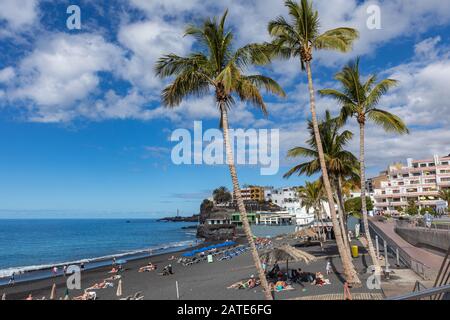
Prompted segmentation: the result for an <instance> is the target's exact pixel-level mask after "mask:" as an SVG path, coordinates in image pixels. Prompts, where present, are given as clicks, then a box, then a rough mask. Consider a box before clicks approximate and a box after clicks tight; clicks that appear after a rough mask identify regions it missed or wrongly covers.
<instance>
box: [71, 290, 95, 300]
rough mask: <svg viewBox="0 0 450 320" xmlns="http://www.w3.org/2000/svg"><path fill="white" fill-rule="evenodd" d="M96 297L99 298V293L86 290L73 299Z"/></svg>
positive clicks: (93, 298)
mask: <svg viewBox="0 0 450 320" xmlns="http://www.w3.org/2000/svg"><path fill="white" fill-rule="evenodd" d="M86 290H87V289H86ZM95 299H97V294H96V293H95V292H88V291H85V292H84V293H83V294H82V295H81V296H78V297H73V298H72V300H95Z"/></svg>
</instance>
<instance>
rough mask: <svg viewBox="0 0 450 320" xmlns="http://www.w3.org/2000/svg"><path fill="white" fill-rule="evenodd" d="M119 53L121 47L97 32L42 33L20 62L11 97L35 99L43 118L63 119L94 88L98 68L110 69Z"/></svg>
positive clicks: (101, 69) (98, 79)
mask: <svg viewBox="0 0 450 320" xmlns="http://www.w3.org/2000/svg"><path fill="white" fill-rule="evenodd" d="M121 57H122V51H121V49H120V48H118V47H117V46H115V45H113V44H110V43H107V42H106V41H105V40H104V39H103V38H102V37H101V36H98V35H91V34H80V35H69V34H63V33H60V34H54V35H51V36H49V37H44V38H42V39H41V40H40V41H39V43H38V44H37V46H36V48H35V49H34V50H33V52H32V53H31V54H29V55H28V56H27V57H25V58H24V59H23V60H22V61H21V62H20V63H19V66H18V68H17V69H18V70H17V73H18V75H17V77H16V78H17V79H16V80H17V86H16V87H15V88H14V89H11V90H12V92H11V97H12V99H20V100H24V99H25V100H30V101H32V102H34V104H35V106H36V108H37V113H38V117H37V118H42V120H43V121H47V120H51V121H58V120H61V121H66V120H67V119H68V118H67V116H66V115H64V113H65V111H66V110H67V109H70V108H71V107H72V105H73V104H74V103H75V102H79V101H81V100H83V99H84V98H86V97H88V96H89V94H91V93H93V92H94V91H95V90H96V89H97V87H98V85H99V83H100V77H99V75H98V72H101V71H110V72H112V71H113V70H114V69H115V68H116V67H118V66H119V65H120V64H121V61H122V60H121ZM47 116H48V119H47V118H46V117H47ZM37 118H36V117H35V119H37ZM69 118H71V116H69Z"/></svg>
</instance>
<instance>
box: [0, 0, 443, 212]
mask: <svg viewBox="0 0 450 320" xmlns="http://www.w3.org/2000/svg"><path fill="white" fill-rule="evenodd" d="M404 2H406V1H370V2H365V1H356V0H346V1H343V0H332V1H316V3H315V5H316V7H317V9H318V10H319V11H320V14H321V22H322V26H323V29H324V30H325V28H332V27H337V26H352V27H356V28H358V29H359V31H360V34H361V37H360V39H359V40H358V41H357V42H356V43H355V46H354V50H353V51H352V52H350V53H348V54H335V53H330V52H321V53H317V55H316V56H315V59H314V64H313V72H314V81H315V86H316V88H317V89H320V88H324V87H332V86H335V83H334V82H333V78H332V76H333V74H334V73H335V72H336V71H338V70H339V69H340V68H341V67H342V65H343V64H344V63H346V62H347V61H348V60H349V59H352V58H354V57H356V56H360V57H361V65H362V69H363V73H364V74H365V75H368V74H371V73H379V74H380V76H382V77H392V78H395V79H398V80H400V86H399V87H398V88H396V89H395V90H393V91H392V92H390V93H389V94H388V95H387V96H386V97H385V98H384V99H383V100H382V102H381V104H382V106H383V107H384V108H386V109H388V110H390V111H392V112H394V113H396V114H398V115H400V116H401V117H402V118H403V119H404V120H405V121H406V122H407V124H408V125H409V127H410V129H411V131H412V133H411V134H410V135H409V136H395V135H391V134H386V133H384V132H382V130H380V129H379V128H376V127H372V126H369V128H368V134H367V158H368V163H367V164H368V175H369V176H370V175H375V174H376V173H377V172H378V171H380V170H381V169H383V168H385V167H386V166H387V165H388V164H389V163H391V162H394V161H405V159H406V158H407V157H413V158H423V157H429V156H431V155H432V154H434V153H438V154H448V153H450V148H449V145H450V144H449V141H450V132H449V130H448V127H449V125H450V117H449V114H450V104H449V102H448V101H450V91H449V90H448V83H450V59H449V50H448V49H449V44H450V36H449V35H450V26H449V21H450V3H448V2H443V1H437V0H436V1H421V0H412V1H407V4H405V3H404ZM70 4H76V5H79V7H80V8H81V19H82V20H81V21H82V25H81V30H68V29H67V28H66V19H67V17H68V15H67V14H66V9H67V7H68V6H69V5H70ZM370 4H377V5H378V6H379V7H380V9H381V11H380V13H381V27H382V28H381V29H380V30H370V29H368V28H367V26H366V21H367V19H368V17H369V15H368V14H367V11H366V10H367V7H368V6H369V5H370ZM226 8H229V10H230V13H229V20H228V23H229V27H230V28H232V29H233V31H235V33H236V38H235V43H236V46H240V45H243V44H245V43H248V42H259V41H266V40H268V39H269V38H268V35H267V32H266V25H267V22H268V21H269V20H270V19H273V18H275V17H276V16H277V15H286V11H285V9H284V7H283V3H282V1H274V0H266V1H256V0H255V1H246V2H245V3H240V2H239V1H233V0H226V1H220V2H218V1H200V0H184V1H177V0H169V1H162V0H161V1H160V0H157V1H156V0H155V1H144V0H117V1H96V2H91V1H44V0H41V1H38V0H24V1H14V0H0V29H1V31H0V47H1V51H0V137H1V138H0V217H17V216H19V215H20V216H21V217H23V216H25V217H28V216H33V217H49V216H52V217H53V216H55V215H57V214H58V213H64V214H65V216H70V217H97V216H100V215H101V216H109V215H110V216H114V217H119V216H121V217H122V216H129V217H146V216H164V215H170V214H174V213H175V212H176V210H177V209H180V211H181V213H182V214H186V215H187V214H192V213H196V212H197V211H198V207H199V204H200V202H201V200H202V199H203V198H205V197H207V196H208V194H209V193H210V192H211V190H212V189H213V188H215V187H217V186H220V185H226V186H228V187H230V186H231V184H230V178H229V174H228V169H227V167H226V166H200V165H198V166H194V165H191V166H186V165H182V166H176V165H173V164H172V162H171V159H170V150H171V148H172V147H173V146H174V143H172V142H170V141H169V137H170V133H171V132H172V131H173V130H174V129H176V128H187V129H192V127H193V121H195V120H203V121H204V122H203V126H204V127H205V128H217V124H218V114H217V110H216V109H215V106H214V102H213V100H212V98H211V97H205V98H202V99H199V100H198V99H197V100H194V99H190V100H188V101H186V102H184V103H183V104H182V105H181V106H180V107H179V108H178V109H176V110H167V109H164V108H163V107H162V106H161V105H160V99H159V93H160V91H161V89H162V88H163V87H164V84H165V82H163V81H161V80H159V79H157V78H156V77H155V76H154V74H153V72H152V68H153V65H154V63H155V61H156V59H157V58H158V57H159V56H161V55H162V54H165V53H171V52H174V53H177V54H180V55H183V54H186V53H188V52H190V50H191V49H192V48H193V47H195V44H194V42H193V41H192V39H189V38H183V37H182V33H183V29H184V27H185V26H186V24H188V23H196V22H198V21H200V20H201V19H202V18H204V17H208V16H214V15H219V14H221V13H222V12H223V11H224V10H225V9H226ZM244 17H245V18H244ZM251 71H257V72H261V73H264V74H267V75H270V76H272V77H274V78H275V79H277V80H278V81H279V82H280V83H281V84H282V85H283V87H284V89H285V91H286V92H287V94H288V97H287V98H286V99H277V98H274V97H271V96H266V102H267V104H268V107H269V112H270V115H269V117H268V118H264V117H263V116H262V115H261V114H260V113H259V112H257V111H255V110H253V109H252V108H251V107H250V106H246V105H243V104H238V105H237V106H236V107H235V108H234V109H233V110H232V111H231V114H230V117H231V119H230V120H231V126H232V127H240V128H252V127H255V128H277V129H280V134H281V136H280V158H281V159H280V161H281V168H280V170H279V173H278V174H277V175H275V176H261V175H260V171H259V168H258V167H251V166H239V168H238V170H239V178H240V182H241V184H246V183H247V184H250V183H251V184H260V185H272V186H284V185H299V184H302V183H303V181H304V179H305V178H304V177H299V178H297V177H296V178H291V179H289V180H285V179H283V178H282V175H283V173H284V172H285V171H286V170H287V169H288V168H289V166H290V165H292V162H291V161H288V160H286V159H285V154H286V150H288V149H289V148H291V147H293V146H297V145H302V144H303V143H304V141H305V138H306V137H307V132H306V130H305V128H306V125H305V122H306V120H307V117H308V111H309V109H308V106H309V105H308V103H309V100H308V94H307V90H306V82H305V77H304V75H303V74H301V73H300V72H299V66H298V63H297V62H296V61H275V62H274V63H273V64H271V65H269V66H267V67H265V68H263V69H258V70H251ZM325 109H330V110H331V111H332V112H337V111H338V106H336V105H335V104H334V103H333V102H332V101H330V100H327V99H321V98H319V99H318V111H319V114H323V112H324V110H325ZM348 129H350V130H353V131H354V132H356V127H355V125H354V124H353V123H350V124H349V125H348ZM357 142H358V141H357V140H354V141H352V142H351V144H350V145H349V149H351V150H352V151H354V152H357V150H358V149H357Z"/></svg>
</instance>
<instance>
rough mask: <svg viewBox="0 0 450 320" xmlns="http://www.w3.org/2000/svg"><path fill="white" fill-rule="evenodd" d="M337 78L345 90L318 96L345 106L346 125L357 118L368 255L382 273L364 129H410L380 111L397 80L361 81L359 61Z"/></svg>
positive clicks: (395, 117) (397, 130) (350, 65)
mask: <svg viewBox="0 0 450 320" xmlns="http://www.w3.org/2000/svg"><path fill="white" fill-rule="evenodd" d="M335 79H336V80H337V81H339V82H340V84H341V86H342V90H341V91H339V90H335V89H324V90H320V91H319V93H320V94H321V95H323V96H328V97H331V98H334V99H335V100H337V101H338V102H339V103H340V104H341V105H342V110H341V121H342V122H346V121H347V119H348V118H349V117H355V118H356V120H357V122H358V124H359V138H360V141H359V164H360V173H359V176H360V179H361V209H362V213H363V223H364V230H365V232H366V238H367V244H368V247H369V254H370V257H371V259H372V262H373V265H374V266H375V268H376V269H377V270H378V271H380V266H379V263H378V259H377V258H376V255H375V250H374V247H373V243H372V238H371V237H370V231H369V223H368V219H367V205H366V183H365V181H366V178H365V159H364V130H365V125H366V122H367V121H371V122H373V123H374V124H376V125H379V126H381V127H382V128H383V129H384V130H385V131H387V132H397V133H400V134H405V133H408V128H407V127H406V125H405V124H404V123H403V121H402V120H401V119H400V118H399V117H398V116H396V115H394V114H392V113H390V112H388V111H385V110H382V109H379V108H377V105H378V104H379V102H380V99H381V97H382V96H383V95H384V94H386V92H388V90H389V89H391V88H392V87H394V86H396V85H397V81H396V80H394V79H383V80H380V81H379V82H377V77H376V76H375V75H372V76H370V77H369V78H368V79H367V80H366V81H365V82H362V80H361V77H360V72H359V59H356V60H354V61H351V62H350V63H348V64H347V65H346V66H345V67H344V68H343V70H342V71H341V72H339V73H337V74H336V76H335Z"/></svg>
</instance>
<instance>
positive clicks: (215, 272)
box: [0, 242, 380, 300]
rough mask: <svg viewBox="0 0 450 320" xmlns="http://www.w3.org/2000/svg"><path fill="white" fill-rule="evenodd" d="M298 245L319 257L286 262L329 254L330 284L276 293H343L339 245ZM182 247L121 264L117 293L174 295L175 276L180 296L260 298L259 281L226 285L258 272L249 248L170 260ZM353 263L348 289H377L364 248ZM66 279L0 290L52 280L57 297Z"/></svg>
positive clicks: (87, 278) (322, 260)
mask: <svg viewBox="0 0 450 320" xmlns="http://www.w3.org/2000/svg"><path fill="white" fill-rule="evenodd" d="M301 249H302V250H305V251H308V252H309V253H312V254H313V255H315V256H316V257H318V259H317V261H315V262H313V263H311V264H309V265H306V264H305V263H301V262H297V263H289V267H290V268H298V267H301V268H302V269H303V270H305V271H310V272H317V271H320V272H322V273H323V274H325V266H326V261H327V259H331V262H332V265H333V269H334V273H333V274H331V275H328V276H327V275H326V276H325V277H326V278H328V279H330V281H331V284H330V285H326V286H323V287H318V286H314V285H310V284H309V283H306V284H304V285H303V286H301V285H299V284H294V288H295V289H294V290H291V291H284V292H280V293H276V294H275V298H276V299H293V298H299V297H307V296H315V295H323V294H330V293H342V291H343V279H342V276H341V272H342V265H341V263H340V260H339V258H338V257H337V256H336V254H337V249H336V246H335V244H334V243H332V242H329V243H327V245H326V247H325V249H326V250H325V252H323V251H321V249H320V247H318V246H312V247H306V248H301ZM182 252H183V251H180V252H176V253H167V254H161V255H158V256H154V257H151V259H149V258H146V259H139V260H135V261H129V262H128V263H126V264H125V265H124V267H125V270H124V271H123V272H122V274H121V275H122V278H121V279H122V289H123V295H122V296H121V298H123V297H126V296H128V295H134V294H135V293H136V292H142V294H143V295H144V299H145V300H175V299H177V294H176V282H178V287H179V295H180V296H179V298H180V299H182V300H235V299H245V300H262V299H263V298H264V296H263V293H262V290H261V287H256V288H254V289H240V290H237V289H227V287H228V286H230V285H231V284H233V283H236V282H238V281H241V280H245V279H249V277H250V276H251V275H256V270H255V268H254V266H253V263H252V259H251V255H250V253H249V252H246V253H244V254H242V255H240V256H237V257H235V258H233V259H231V260H227V261H214V262H213V263H207V262H206V261H203V262H200V263H197V264H194V265H191V266H183V265H181V264H178V263H177V262H176V261H169V258H170V257H171V256H175V257H179V256H180V255H181V254H182ZM149 261H151V262H152V263H154V264H156V265H157V266H158V270H156V271H151V272H144V273H139V272H138V269H139V268H140V267H142V266H145V265H146V264H147V263H148V262H149ZM169 263H170V264H171V265H172V266H173V271H174V274H173V275H169V276H162V275H159V274H158V273H159V272H161V270H162V268H163V267H164V266H165V265H167V264H169ZM354 263H355V266H356V268H357V270H358V272H359V274H360V279H361V281H362V283H363V286H362V287H361V288H353V289H352V292H370V293H376V292H378V293H379V292H380V290H369V289H368V288H367V286H366V279H367V278H368V276H369V274H368V273H366V268H367V264H366V256H365V252H362V254H361V255H360V256H359V258H356V259H354ZM280 266H281V267H282V269H283V268H285V264H284V263H282V262H280ZM110 270H111V267H103V268H99V269H95V270H87V271H84V272H82V275H81V286H82V290H71V291H70V293H69V296H70V298H73V297H75V296H78V295H81V294H82V293H83V290H84V289H85V288H87V287H90V286H92V285H93V284H95V283H99V282H101V281H103V279H105V278H108V277H110V276H111V274H109V273H108V271H110ZM65 281H66V279H65V278H64V277H63V276H59V277H55V278H51V279H44V280H37V281H32V282H27V283H18V284H16V285H14V286H4V287H0V295H1V294H3V293H6V299H7V300H10V299H25V298H26V297H27V296H28V294H30V293H31V294H32V296H33V298H34V299H41V298H42V297H44V296H45V297H46V298H47V299H48V298H49V296H50V292H51V288H52V285H53V283H56V297H57V299H60V298H63V296H64V292H65V290H66V283H65ZM112 282H113V283H114V287H112V288H106V289H98V290H95V292H96V293H97V299H100V300H118V299H119V297H117V296H116V291H117V284H118V281H117V280H115V281H112Z"/></svg>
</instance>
